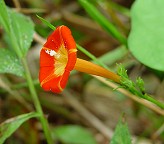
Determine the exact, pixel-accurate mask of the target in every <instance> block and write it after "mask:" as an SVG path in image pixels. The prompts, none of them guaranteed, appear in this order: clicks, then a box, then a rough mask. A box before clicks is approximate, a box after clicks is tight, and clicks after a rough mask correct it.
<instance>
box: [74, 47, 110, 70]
mask: <svg viewBox="0 0 164 144" xmlns="http://www.w3.org/2000/svg"><path fill="white" fill-rule="evenodd" d="M76 46H77V48H78V50H80V51H81V52H83V53H84V54H86V55H87V56H88V57H89V58H91V59H92V60H93V61H94V62H96V63H97V64H99V65H101V66H102V67H104V68H106V69H108V70H109V68H108V66H107V65H105V64H104V63H103V62H101V61H100V60H98V59H97V58H96V57H95V56H94V55H93V54H91V53H90V52H88V51H87V50H86V49H85V48H83V47H82V46H80V45H78V44H76Z"/></svg>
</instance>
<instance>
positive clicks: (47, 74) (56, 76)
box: [39, 25, 120, 93]
mask: <svg viewBox="0 0 164 144" xmlns="http://www.w3.org/2000/svg"><path fill="white" fill-rule="evenodd" d="M76 52H77V49H76V43H75V41H74V38H73V37H72V35H71V31H70V29H69V28H68V27H66V26H63V25H62V26H59V27H57V29H56V30H55V31H54V32H53V33H52V34H51V35H50V36H49V37H48V39H47V41H46V43H45V44H44V46H43V48H42V49H41V52H40V72H39V81H40V85H41V87H42V88H43V89H44V90H46V91H52V92H54V93H60V92H62V91H63V89H64V88H65V86H66V83H67V80H68V77H69V74H70V71H71V70H73V69H75V70H78V71H81V72H85V73H88V74H93V75H98V76H102V77H106V78H109V79H112V80H113V81H115V82H120V77H119V76H118V75H116V74H115V73H113V72H110V71H108V70H106V69H104V68H102V67H100V66H98V65H96V64H93V63H91V62H88V61H85V60H82V59H79V58H77V57H76Z"/></svg>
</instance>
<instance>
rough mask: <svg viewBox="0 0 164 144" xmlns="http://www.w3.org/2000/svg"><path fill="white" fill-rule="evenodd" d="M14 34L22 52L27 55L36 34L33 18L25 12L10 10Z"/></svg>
mask: <svg viewBox="0 0 164 144" xmlns="http://www.w3.org/2000/svg"><path fill="white" fill-rule="evenodd" d="M10 14H11V22H12V23H11V26H12V30H13V34H14V36H15V37H16V40H17V43H18V45H19V48H20V50H21V52H22V54H23V55H24V56H25V55H26V53H27V51H28V49H29V48H30V46H31V42H32V40H33V34H34V24H33V22H32V21H31V19H30V18H29V17H27V16H25V15H23V14H20V13H17V12H14V11H10Z"/></svg>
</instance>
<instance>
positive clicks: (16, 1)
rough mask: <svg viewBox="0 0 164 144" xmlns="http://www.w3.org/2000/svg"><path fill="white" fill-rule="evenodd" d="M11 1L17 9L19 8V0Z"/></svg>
mask: <svg viewBox="0 0 164 144" xmlns="http://www.w3.org/2000/svg"><path fill="white" fill-rule="evenodd" d="M13 3H14V5H15V7H16V8H17V9H21V5H20V2H19V0H13Z"/></svg>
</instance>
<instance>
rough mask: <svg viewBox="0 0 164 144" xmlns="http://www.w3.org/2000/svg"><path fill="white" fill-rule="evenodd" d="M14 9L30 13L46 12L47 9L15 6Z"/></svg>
mask: <svg viewBox="0 0 164 144" xmlns="http://www.w3.org/2000/svg"><path fill="white" fill-rule="evenodd" d="M13 10H15V11H17V12H21V13H25V14H30V13H46V12H47V11H46V10H45V9H39V8H38V9H37V8H13Z"/></svg>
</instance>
